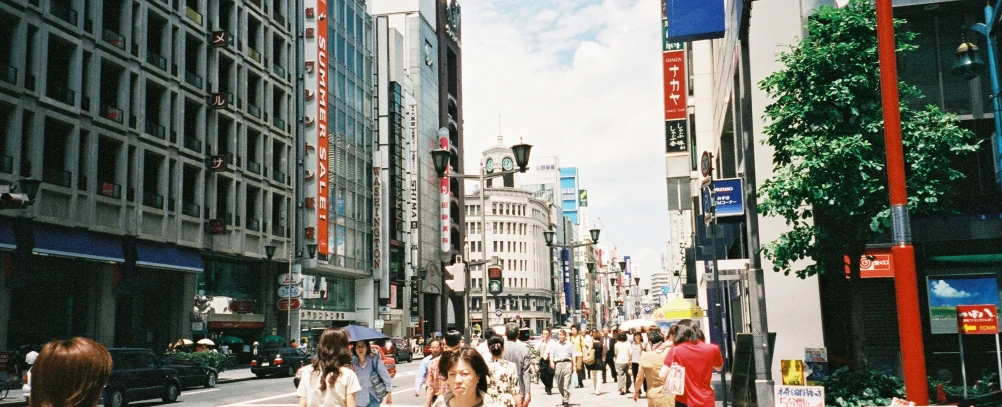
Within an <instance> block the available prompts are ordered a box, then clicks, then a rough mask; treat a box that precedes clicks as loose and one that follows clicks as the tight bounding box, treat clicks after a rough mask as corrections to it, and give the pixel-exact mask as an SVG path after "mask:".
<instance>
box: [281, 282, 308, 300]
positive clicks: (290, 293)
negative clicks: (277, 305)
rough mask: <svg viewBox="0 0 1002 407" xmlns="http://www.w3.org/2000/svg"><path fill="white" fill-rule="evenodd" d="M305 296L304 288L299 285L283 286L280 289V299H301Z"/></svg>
mask: <svg viewBox="0 0 1002 407" xmlns="http://www.w3.org/2000/svg"><path fill="white" fill-rule="evenodd" d="M302 295H303V287H300V286H298V285H283V286H281V287H278V296H279V297H285V298H288V297H301V296H302Z"/></svg>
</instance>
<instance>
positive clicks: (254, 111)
mask: <svg viewBox="0 0 1002 407" xmlns="http://www.w3.org/2000/svg"><path fill="white" fill-rule="evenodd" d="M247 113H250V115H251V116H254V117H256V118H258V119H260V118H261V108H260V107H257V106H255V105H253V104H250V103H248V104H247Z"/></svg>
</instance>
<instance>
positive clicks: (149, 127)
mask: <svg viewBox="0 0 1002 407" xmlns="http://www.w3.org/2000/svg"><path fill="white" fill-rule="evenodd" d="M145 127H146V128H145V130H146V134H149V135H151V136H153V137H156V138H158V139H161V140H166V139H167V128H165V127H164V126H161V125H159V124H157V123H156V122H155V121H153V119H146V126H145Z"/></svg>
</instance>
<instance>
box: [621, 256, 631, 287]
mask: <svg viewBox="0 0 1002 407" xmlns="http://www.w3.org/2000/svg"><path fill="white" fill-rule="evenodd" d="M623 261H625V262H626V270H623V276H624V277H626V281H630V279H631V278H633V276H631V274H632V271H631V270H632V269H633V262H632V261H630V256H623Z"/></svg>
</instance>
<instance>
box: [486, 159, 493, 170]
mask: <svg viewBox="0 0 1002 407" xmlns="http://www.w3.org/2000/svg"><path fill="white" fill-rule="evenodd" d="M486 167H487V172H492V171H494V159H493V158H488V159H487V165H486Z"/></svg>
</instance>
